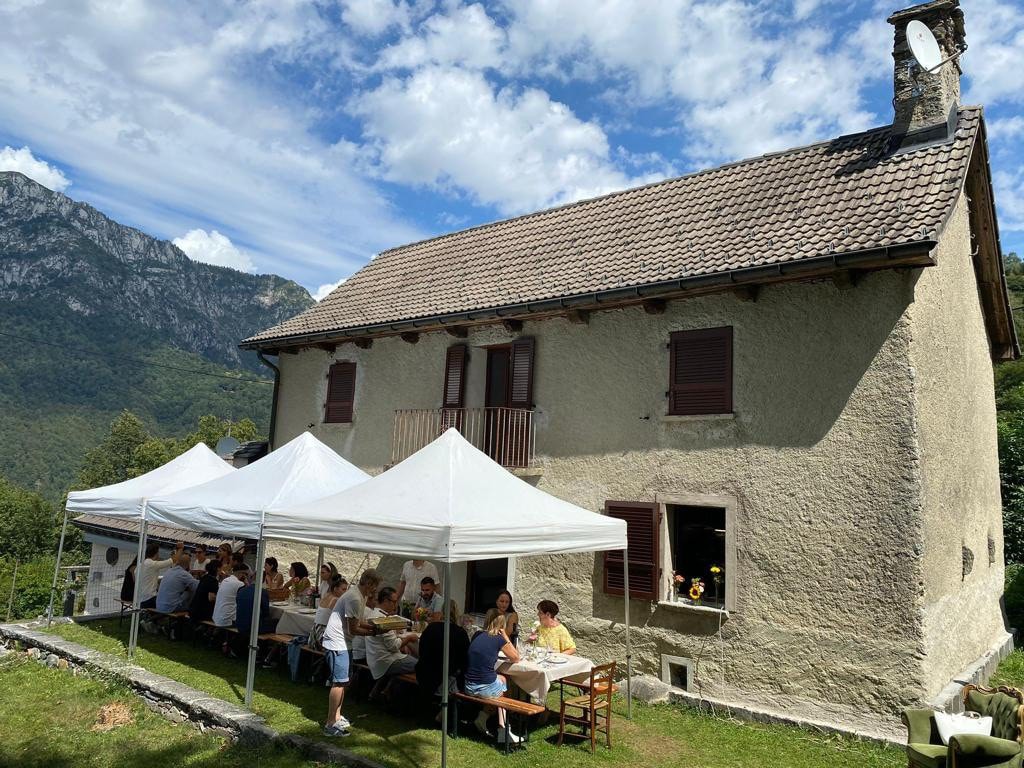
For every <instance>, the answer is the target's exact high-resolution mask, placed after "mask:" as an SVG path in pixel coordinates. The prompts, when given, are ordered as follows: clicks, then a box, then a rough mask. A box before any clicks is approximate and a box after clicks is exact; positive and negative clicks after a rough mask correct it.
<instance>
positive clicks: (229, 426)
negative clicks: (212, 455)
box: [182, 416, 260, 451]
mask: <svg viewBox="0 0 1024 768" xmlns="http://www.w3.org/2000/svg"><path fill="white" fill-rule="evenodd" d="M229 434H230V435H231V437H233V438H235V439H236V440H237V441H238V442H240V443H244V442H246V441H247V440H259V439H260V433H259V429H258V428H257V427H256V424H255V423H254V422H253V420H252V419H242V420H241V421H229V420H228V419H218V418H217V417H216V416H201V417H200V418H199V427H198V429H196V431H195V432H192V433H191V434H189V435H188V436H187V437H185V439H184V440H183V442H184V443H185V447H184V448H182V450H183V451H184V450H188V449H189V448H191V447H192V446H193V445H195V444H196V443H199V442H203V443H206V445H207V446H209V447H210V448H216V447H217V441H218V440H220V439H221V438H222V437H226V436H227V435H229Z"/></svg>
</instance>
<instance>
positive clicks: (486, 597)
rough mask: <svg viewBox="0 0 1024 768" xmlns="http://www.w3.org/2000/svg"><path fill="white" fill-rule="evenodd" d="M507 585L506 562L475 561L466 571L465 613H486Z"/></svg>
mask: <svg viewBox="0 0 1024 768" xmlns="http://www.w3.org/2000/svg"><path fill="white" fill-rule="evenodd" d="M507 584H508V560H507V559H505V558H499V559H497V560H476V561H473V562H470V563H469V564H468V567H467V569H466V611H467V612H469V613H487V611H488V610H490V609H491V608H493V607H494V601H495V600H497V599H498V593H499V592H501V590H503V589H505V588H506V585H507Z"/></svg>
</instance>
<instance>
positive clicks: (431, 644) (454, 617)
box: [416, 600, 469, 722]
mask: <svg viewBox="0 0 1024 768" xmlns="http://www.w3.org/2000/svg"><path fill="white" fill-rule="evenodd" d="M449 613H450V616H451V624H450V625H449V628H448V691H449V692H452V691H456V690H460V689H462V688H464V687H465V676H466V658H467V655H468V653H469V635H467V634H466V630H464V629H463V628H462V627H461V626H460V624H459V606H458V604H457V603H456V602H455V601H454V600H452V601H451V605H450V608H449ZM419 654H420V656H419V659H418V660H417V661H416V682H417V683H418V689H419V692H420V695H421V696H422V697H423V699H424V702H423V707H422V711H423V712H424V713H425V714H426V713H429V715H431V716H432V715H435V714H436V715H437V717H438V719H439V718H440V716H441V715H440V712H438V711H437V707H436V706H432V705H433V698H434V697H435V696H440V695H441V681H442V679H443V678H444V672H443V668H444V619H436V620H435V621H431V622H430V623H429V624H428V625H427V628H426V629H424V630H423V634H422V635H420V643H419ZM431 706H432V708H431ZM448 715H449V717H450V718H452V717H454V716H455V708H454V707H452V708H450V709H449V711H448ZM453 722H454V721H453Z"/></svg>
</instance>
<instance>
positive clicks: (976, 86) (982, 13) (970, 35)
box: [963, 0, 1024, 105]
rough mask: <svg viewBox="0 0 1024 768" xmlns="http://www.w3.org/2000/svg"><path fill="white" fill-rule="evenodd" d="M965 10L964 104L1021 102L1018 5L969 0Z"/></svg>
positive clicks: (1023, 53) (1022, 48) (1023, 61)
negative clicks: (966, 45)
mask: <svg viewBox="0 0 1024 768" xmlns="http://www.w3.org/2000/svg"><path fill="white" fill-rule="evenodd" d="M966 10H967V40H968V42H969V43H970V49H969V50H968V51H967V53H966V54H964V57H963V67H964V72H965V74H966V76H967V82H968V88H967V94H966V101H967V102H969V103H977V104H988V105H991V104H993V103H995V102H999V101H1003V100H1005V101H1008V102H1011V103H1017V104H1019V103H1021V102H1024V89H1022V88H1021V72H1024V17H1022V14H1021V9H1020V6H1019V5H1017V6H1014V5H1013V4H1010V3H1004V2H1001V1H1000V0H972V2H971V5H970V8H968V9H966Z"/></svg>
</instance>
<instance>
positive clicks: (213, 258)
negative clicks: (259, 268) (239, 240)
mask: <svg viewBox="0 0 1024 768" xmlns="http://www.w3.org/2000/svg"><path fill="white" fill-rule="evenodd" d="M172 242H173V243H174V244H175V245H176V246H178V247H179V248H180V249H181V250H182V251H184V253H185V255H186V256H188V257H189V258H190V259H192V261H201V262H203V263H204V264H216V265H217V266H219V267H231V268H232V269H237V270H239V271H240V272H255V271H256V265H255V264H253V263H252V259H251V258H250V257H249V254H247V253H246V252H245V251H243V250H242V249H241V248H239V247H237V246H236V245H235V244H234V243H232V242H231V240H230V239H229V238H227V237H225V236H224V235H222V234H221V233H220V232H218V231H217V230H216V229H215V230H213V231H212V232H207V231H206V230H205V229H190V230H189V231H188V232H186V233H185V234H184V235H183V236H182V237H176V238H174V240H173V241H172Z"/></svg>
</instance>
